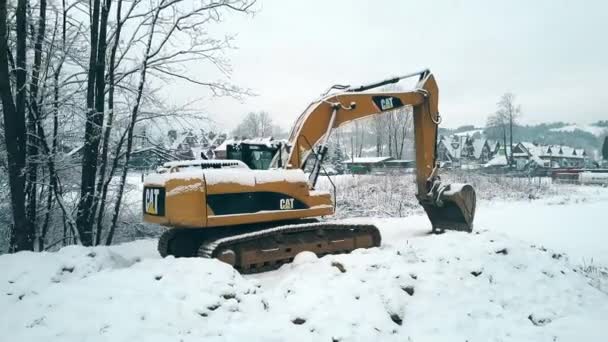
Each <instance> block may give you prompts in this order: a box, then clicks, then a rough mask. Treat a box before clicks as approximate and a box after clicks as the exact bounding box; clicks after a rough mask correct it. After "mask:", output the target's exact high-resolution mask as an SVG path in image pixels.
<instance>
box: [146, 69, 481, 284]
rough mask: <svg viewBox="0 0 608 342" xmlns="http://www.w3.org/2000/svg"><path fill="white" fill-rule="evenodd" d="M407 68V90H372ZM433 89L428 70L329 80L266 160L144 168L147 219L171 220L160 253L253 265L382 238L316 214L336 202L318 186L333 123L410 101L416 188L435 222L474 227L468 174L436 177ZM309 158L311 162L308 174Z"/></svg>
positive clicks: (249, 269) (261, 267)
mask: <svg viewBox="0 0 608 342" xmlns="http://www.w3.org/2000/svg"><path fill="white" fill-rule="evenodd" d="M411 77H418V82H417V85H416V87H415V89H413V90H411V91H389V92H379V91H373V90H374V89H377V88H379V87H382V86H385V85H388V84H392V83H397V82H399V81H401V80H403V79H406V78H411ZM438 95H439V94H438V88H437V83H436V82H435V78H434V76H433V74H432V73H431V72H430V71H429V70H423V71H421V72H416V73H412V74H408V75H404V76H401V77H395V78H391V79H387V80H384V81H381V82H376V83H373V84H368V85H364V86H360V87H351V86H345V85H334V86H332V87H331V88H330V89H329V90H328V91H327V92H326V93H325V94H324V95H323V96H322V97H321V98H320V99H319V100H317V101H315V102H313V103H311V104H310V105H309V106H308V108H307V109H306V110H305V111H304V112H303V113H302V114H301V115H300V117H299V118H298V119H297V121H296V123H295V126H294V127H293V129H292V131H291V133H290V137H289V139H288V144H285V145H284V146H282V148H280V149H279V151H277V153H276V155H275V156H274V159H273V160H272V164H271V168H270V169H268V170H253V169H251V168H249V167H247V166H246V165H245V164H244V163H242V162H239V161H231V160H223V161H222V160H217V161H213V160H212V161H201V163H196V162H187V163H185V164H179V163H176V164H173V165H169V166H168V168H167V170H165V172H163V173H158V174H152V175H149V176H148V177H147V178H146V181H145V183H144V193H143V217H144V220H145V221H146V222H149V223H156V224H161V225H163V226H166V227H168V228H170V229H167V230H166V231H165V232H164V233H163V234H162V236H161V237H160V239H159V242H158V251H159V253H160V254H161V255H162V256H163V257H165V256H167V255H174V256H176V257H203V258H217V259H219V260H221V261H223V262H226V263H228V264H230V265H232V266H233V267H234V268H235V269H237V270H238V271H240V272H242V273H254V272H261V271H267V270H272V269H275V268H278V267H279V266H281V265H282V264H284V263H289V262H291V261H292V260H293V259H294V257H295V256H296V255H297V254H298V253H300V252H302V251H311V252H314V253H316V254H317V255H318V256H323V255H326V254H337V253H349V252H351V251H353V250H355V249H358V248H371V247H377V246H380V242H381V236H380V232H379V230H378V228H376V227H375V226H374V225H370V224H352V223H343V222H339V221H331V220H320V218H322V217H328V216H331V215H333V214H334V211H335V203H334V201H333V200H332V194H331V193H330V192H327V191H319V190H316V189H315V186H316V185H317V179H318V176H319V174H320V173H321V171H322V169H323V167H322V164H323V160H324V157H325V155H326V153H327V142H328V139H329V137H330V135H331V133H332V131H333V130H334V129H336V128H337V127H340V126H341V125H344V124H346V123H348V122H351V121H353V120H357V119H362V118H366V117H370V116H372V115H379V114H380V115H381V114H382V113H386V112H390V111H393V110H395V109H398V108H400V107H403V106H412V107H413V116H414V133H415V140H414V143H415V150H416V184H417V189H418V193H417V194H416V198H417V199H418V201H419V203H420V205H422V207H423V208H424V210H425V211H426V213H427V215H428V217H429V219H430V221H431V225H432V227H433V228H432V229H433V232H442V231H444V230H459V231H466V232H471V230H472V227H473V218H474V216H475V201H476V199H475V191H474V190H473V188H472V186H470V185H468V184H442V183H441V182H440V179H439V175H438V169H439V166H438V163H437V160H436V154H437V130H438V124H439V122H440V116H439V111H438ZM307 161H308V162H312V163H314V164H313V165H312V171H311V172H310V173H309V175H308V176H307V175H306V174H305V173H304V171H303V169H304V166H305V164H306V162H307ZM309 166H310V165H309ZM333 198H335V187H334V193H333Z"/></svg>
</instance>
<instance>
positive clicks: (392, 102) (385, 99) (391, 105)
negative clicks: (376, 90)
mask: <svg viewBox="0 0 608 342" xmlns="http://www.w3.org/2000/svg"><path fill="white" fill-rule="evenodd" d="M372 101H374V104H375V105H376V107H378V109H379V110H380V111H381V112H384V111H387V110H391V109H395V108H399V107H403V102H402V101H401V99H400V98H398V97H395V96H373V97H372Z"/></svg>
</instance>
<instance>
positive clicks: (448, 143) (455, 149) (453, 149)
mask: <svg viewBox="0 0 608 342" xmlns="http://www.w3.org/2000/svg"><path fill="white" fill-rule="evenodd" d="M453 137H454V136H453ZM453 137H452V138H446V139H441V140H440V141H439V144H442V145H443V146H444V147H445V149H446V151H447V152H448V154H449V156H450V158H451V159H460V157H461V155H462V149H463V148H464V146H465V142H466V137H465V136H462V137H461V136H455V137H456V139H454V138H453Z"/></svg>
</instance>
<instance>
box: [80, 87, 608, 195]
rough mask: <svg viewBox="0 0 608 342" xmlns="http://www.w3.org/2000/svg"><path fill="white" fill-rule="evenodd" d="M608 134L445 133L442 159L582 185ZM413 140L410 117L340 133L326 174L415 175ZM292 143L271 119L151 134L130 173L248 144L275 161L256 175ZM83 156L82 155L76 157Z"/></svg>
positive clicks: (448, 165)
mask: <svg viewBox="0 0 608 342" xmlns="http://www.w3.org/2000/svg"><path fill="white" fill-rule="evenodd" d="M509 95H510V94H509ZM496 115H497V114H494V115H491V116H490V117H489V119H488V122H489V123H492V120H494V119H495V117H496ZM607 134H608V121H599V122H596V123H593V124H589V125H577V124H568V123H562V122H556V123H547V124H539V125H519V124H517V123H515V124H514V125H513V127H512V128H509V126H508V125H505V127H504V130H503V127H502V126H500V125H499V124H498V125H493V126H487V127H475V126H474V125H466V126H461V127H458V128H456V129H449V128H440V129H439V137H438V141H437V156H438V162H439V163H440V166H441V168H442V169H456V170H458V169H461V170H467V171H470V172H478V173H485V174H495V175H505V176H511V177H513V176H514V177H551V178H552V179H553V180H557V181H560V182H572V183H577V182H581V175H580V174H581V173H583V172H587V173H589V172H591V173H598V174H599V173H605V172H606V171H607V170H606V168H608V163H607V161H606V159H607V158H606V157H607V156H606V153H608V146H607V142H606V139H607V138H606V136H607ZM413 136H414V134H413V125H412V119H411V113H410V112H408V110H401V111H396V112H394V113H390V114H387V115H386V116H377V117H374V118H371V119H367V120H362V121H359V122H355V123H354V124H350V125H346V126H345V127H341V128H339V129H338V130H336V132H335V133H334V134H333V135H332V136H331V137H330V140H329V152H328V154H327V158H326V159H325V162H324V173H326V174H328V175H337V174H375V175H384V174H390V173H408V172H413V170H414V169H415V161H414V141H413ZM287 137H288V134H287V132H285V131H283V130H281V128H280V127H278V126H276V125H273V123H272V118H271V117H270V116H269V115H268V113H266V112H257V113H256V112H252V113H249V114H248V115H247V116H246V117H245V119H244V120H243V121H242V122H241V124H240V125H239V126H238V127H237V128H236V129H234V130H232V131H230V132H222V131H215V130H205V129H193V128H181V129H169V130H167V131H165V132H160V133H158V132H156V133H154V134H147V132H146V130H145V128H143V129H142V130H140V131H139V132H138V134H136V135H135V148H134V150H133V152H132V159H131V162H130V168H131V169H134V170H138V171H140V172H142V173H143V174H147V173H150V172H155V171H156V170H157V169H158V168H159V167H161V166H162V165H163V164H164V163H168V162H173V161H178V160H198V159H231V158H233V159H234V158H235V155H234V154H231V153H230V152H229V151H231V150H232V151H238V150H239V149H240V148H241V146H242V145H243V144H247V145H254V146H257V147H256V148H259V149H260V151H266V152H268V153H267V154H266V155H268V156H270V157H267V158H266V159H264V156H266V155H262V154H261V152H260V158H262V159H260V160H261V161H260V163H261V165H256V166H255V167H254V168H256V169H259V168H262V169H263V168H268V167H269V165H270V162H271V159H272V156H273V155H274V153H275V152H276V151H277V150H278V149H279V147H280V146H282V145H287V146H288V145H289V143H288V139H287ZM511 137H512V138H511ZM505 142H506V144H505ZM505 147H506V148H505ZM78 151H79V148H76V149H74V150H72V151H71V152H69V153H70V154H74V153H77V152H78ZM312 157H313V156H312V155H311V158H312ZM311 164H312V163H311ZM583 176H584V175H583ZM583 178H584V177H583ZM596 178H597V177H596Z"/></svg>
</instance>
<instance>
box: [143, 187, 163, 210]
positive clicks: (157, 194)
mask: <svg viewBox="0 0 608 342" xmlns="http://www.w3.org/2000/svg"><path fill="white" fill-rule="evenodd" d="M161 190H163V189H161V188H145V189H144V211H145V212H146V214H148V215H164V191H161Z"/></svg>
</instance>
